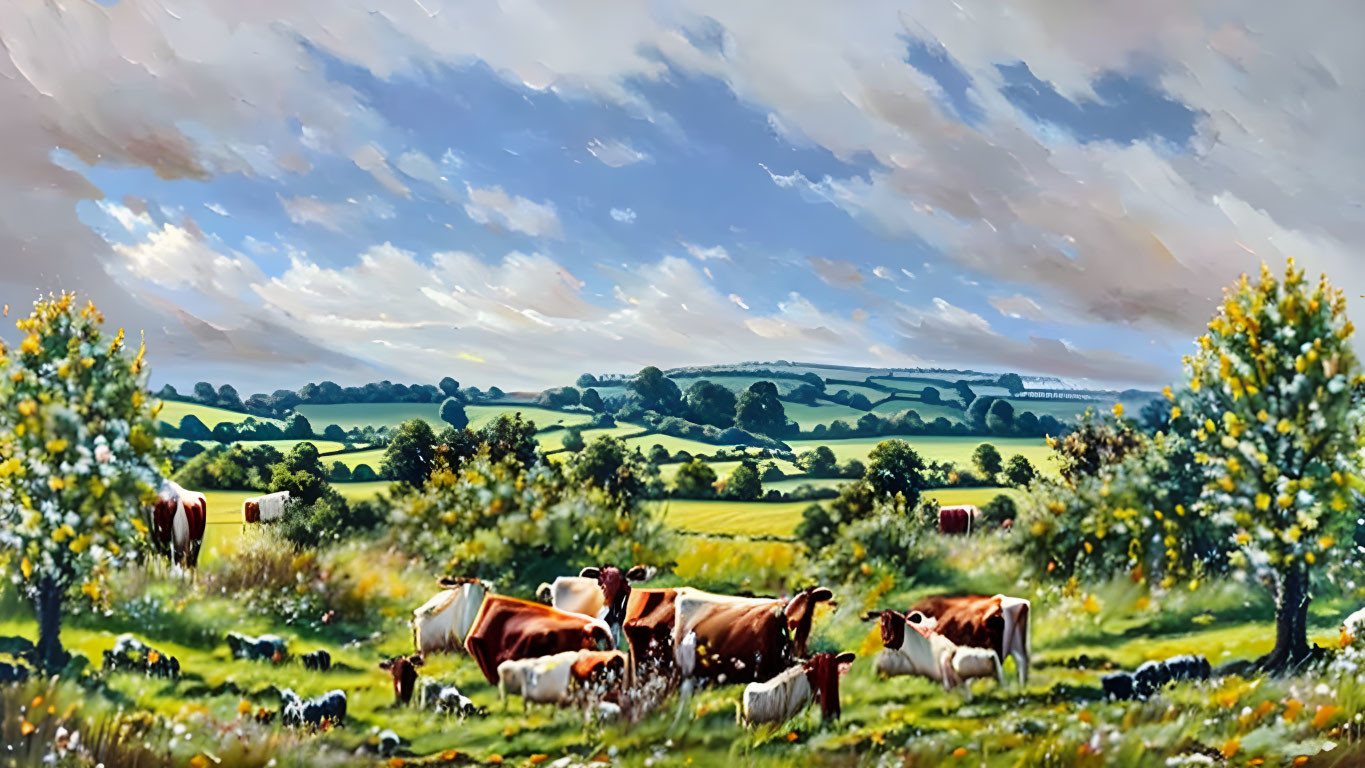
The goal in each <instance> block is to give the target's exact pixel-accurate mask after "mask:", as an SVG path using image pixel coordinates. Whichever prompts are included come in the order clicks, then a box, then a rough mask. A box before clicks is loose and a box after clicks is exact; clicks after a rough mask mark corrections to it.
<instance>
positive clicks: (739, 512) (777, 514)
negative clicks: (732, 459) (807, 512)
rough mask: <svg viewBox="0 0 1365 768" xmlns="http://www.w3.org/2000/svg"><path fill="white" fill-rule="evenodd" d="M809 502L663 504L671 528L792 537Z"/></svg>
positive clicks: (693, 501)
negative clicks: (802, 511)
mask: <svg viewBox="0 0 1365 768" xmlns="http://www.w3.org/2000/svg"><path fill="white" fill-rule="evenodd" d="M811 503H812V502H809V501H722V500H699V499H669V500H667V501H662V502H659V504H660V508H661V511H662V513H663V517H664V520H666V521H667V522H668V524H669V525H672V526H674V527H675V528H679V529H681V530H685V531H692V532H694V533H730V534H743V535H746V536H790V535H792V532H793V531H795V530H796V525H797V524H798V523H800V522H801V510H803V509H805V508H806V507H808V506H810V505H811Z"/></svg>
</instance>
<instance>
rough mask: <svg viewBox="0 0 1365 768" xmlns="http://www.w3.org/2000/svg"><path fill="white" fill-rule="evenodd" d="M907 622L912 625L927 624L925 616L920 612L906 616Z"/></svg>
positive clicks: (913, 612)
mask: <svg viewBox="0 0 1365 768" xmlns="http://www.w3.org/2000/svg"><path fill="white" fill-rule="evenodd" d="M905 620H906V621H908V622H910V623H911V624H924V623H926V621H925V616H924V614H922V613H920V612H919V611H911V612H909V613H907V614H905Z"/></svg>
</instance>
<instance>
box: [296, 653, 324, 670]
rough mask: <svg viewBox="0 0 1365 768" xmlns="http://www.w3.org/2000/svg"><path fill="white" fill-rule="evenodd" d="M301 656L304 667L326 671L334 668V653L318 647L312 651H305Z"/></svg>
mask: <svg viewBox="0 0 1365 768" xmlns="http://www.w3.org/2000/svg"><path fill="white" fill-rule="evenodd" d="M299 658H300V660H301V661H302V662H303V668H304V669H311V670H314V671H317V672H326V671H327V670H329V669H331V668H332V654H330V653H328V652H327V651H324V650H322V649H318V650H316V651H313V652H311V653H305V654H303V656H301V657H299Z"/></svg>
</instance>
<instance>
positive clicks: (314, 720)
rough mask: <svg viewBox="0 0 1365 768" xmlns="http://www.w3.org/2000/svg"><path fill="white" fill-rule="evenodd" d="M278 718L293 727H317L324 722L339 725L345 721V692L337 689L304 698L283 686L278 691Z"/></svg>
mask: <svg viewBox="0 0 1365 768" xmlns="http://www.w3.org/2000/svg"><path fill="white" fill-rule="evenodd" d="M280 720H281V722H283V723H284V724H285V725H288V726H294V727H300V726H303V727H308V728H318V727H321V726H322V725H323V724H324V723H330V724H333V725H341V724H342V723H344V722H345V721H346V692H345V691H342V690H340V689H337V690H332V691H328V692H327V693H324V694H322V695H321V696H317V697H314V698H311V699H304V698H302V697H300V696H299V695H298V694H297V693H294V691H293V690H292V689H289V688H285V689H284V690H283V691H280Z"/></svg>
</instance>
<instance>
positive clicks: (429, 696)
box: [421, 680, 488, 720]
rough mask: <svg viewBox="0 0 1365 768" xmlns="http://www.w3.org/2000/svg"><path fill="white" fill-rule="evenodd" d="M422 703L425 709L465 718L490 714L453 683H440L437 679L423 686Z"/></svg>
mask: <svg viewBox="0 0 1365 768" xmlns="http://www.w3.org/2000/svg"><path fill="white" fill-rule="evenodd" d="M421 704H422V707H423V708H424V709H430V710H433V711H435V712H437V713H439V714H447V715H459V716H460V719H461V720H463V719H465V718H466V717H469V716H471V715H479V716H480V717H482V716H483V715H486V714H488V713H487V712H486V711H485V710H484V708H483V707H479V706H475V704H474V702H473V701H472V700H471V699H470V698H469V697H468V696H466V695H464V694H463V693H460V689H459V688H456V687H455V686H454V685H453V684H449V683H440V682H436V681H434V680H433V681H430V682H428V683H427V684H426V685H425V686H424V687H423V688H422V699H421Z"/></svg>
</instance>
